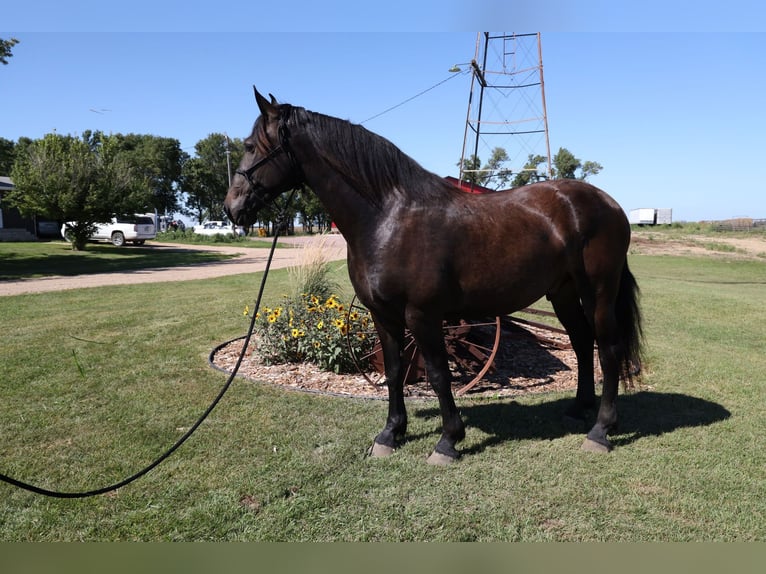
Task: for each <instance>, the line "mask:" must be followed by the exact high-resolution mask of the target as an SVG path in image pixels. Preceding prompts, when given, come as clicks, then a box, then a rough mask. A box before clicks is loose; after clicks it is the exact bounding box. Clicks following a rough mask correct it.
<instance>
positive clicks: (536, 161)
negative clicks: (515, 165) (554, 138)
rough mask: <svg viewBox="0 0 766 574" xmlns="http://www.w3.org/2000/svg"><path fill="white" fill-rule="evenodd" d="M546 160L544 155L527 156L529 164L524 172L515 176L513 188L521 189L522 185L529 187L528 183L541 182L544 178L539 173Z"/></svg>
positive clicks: (512, 183)
mask: <svg viewBox="0 0 766 574" xmlns="http://www.w3.org/2000/svg"><path fill="white" fill-rule="evenodd" d="M546 159H547V158H546V157H545V156H542V155H534V154H529V155H528V156H527V163H525V164H524V168H523V169H522V171H520V172H519V173H517V174H516V175H515V176H514V178H513V182H511V185H512V186H513V187H521V186H522V185H527V184H528V183H534V182H536V181H540V178H541V177H543V176H541V175H540V171H539V168H540V164H541V163H545V162H546Z"/></svg>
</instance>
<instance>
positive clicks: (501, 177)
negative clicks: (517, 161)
mask: <svg viewBox="0 0 766 574" xmlns="http://www.w3.org/2000/svg"><path fill="white" fill-rule="evenodd" d="M508 159H509V157H508V153H507V152H506V151H505V149H503V148H501V147H496V148H494V149H493V150H492V153H491V154H490V158H489V161H487V163H486V164H484V165H483V166H482V164H481V159H479V157H478V156H476V155H472V156H470V157H468V158H466V159H464V160H463V181H466V182H468V183H473V184H475V185H480V186H482V187H490V188H492V189H500V188H502V187H504V186H506V185H507V184H508V181H509V180H510V179H511V175H512V173H511V170H509V169H506V168H504V167H503V164H504V163H505V162H506V161H508ZM457 165H458V166H460V162H458V163H457Z"/></svg>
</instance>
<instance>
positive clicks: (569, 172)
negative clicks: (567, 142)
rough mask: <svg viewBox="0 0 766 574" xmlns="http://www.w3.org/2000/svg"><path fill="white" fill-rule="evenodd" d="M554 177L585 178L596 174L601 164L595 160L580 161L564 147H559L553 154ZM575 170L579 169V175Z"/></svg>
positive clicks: (600, 168)
mask: <svg viewBox="0 0 766 574" xmlns="http://www.w3.org/2000/svg"><path fill="white" fill-rule="evenodd" d="M553 165H554V171H555V177H556V178H558V179H581V180H585V179H587V178H588V177H590V176H591V175H596V174H597V173H598V172H600V171H601V170H602V169H604V168H603V167H602V166H601V164H599V163H597V162H595V161H586V162H584V163H583V162H582V161H580V160H579V159H577V158H576V157H575V156H574V154H573V153H572V152H570V151H569V150H568V149H566V148H563V147H562V148H559V151H558V152H557V153H556V155H555V156H553ZM577 170H580V173H579V175H578V174H577Z"/></svg>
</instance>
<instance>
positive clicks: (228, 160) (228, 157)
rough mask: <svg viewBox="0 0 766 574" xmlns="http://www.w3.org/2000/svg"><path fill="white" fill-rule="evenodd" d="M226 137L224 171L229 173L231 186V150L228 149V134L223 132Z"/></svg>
mask: <svg viewBox="0 0 766 574" xmlns="http://www.w3.org/2000/svg"><path fill="white" fill-rule="evenodd" d="M223 136H224V137H225V138H226V171H227V173H228V175H229V187H231V150H230V149H229V135H228V134H223Z"/></svg>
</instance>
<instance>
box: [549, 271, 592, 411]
mask: <svg viewBox="0 0 766 574" xmlns="http://www.w3.org/2000/svg"><path fill="white" fill-rule="evenodd" d="M548 299H549V300H550V302H551V303H552V304H553V310H554V311H555V312H556V316H557V317H558V319H559V321H561V324H562V325H563V326H564V329H566V331H567V334H568V335H569V340H570V342H571V343H572V349H573V350H574V352H575V355H576V356H577V394H576V396H575V401H574V404H573V405H572V406H570V407H569V408H568V409H567V411H566V416H567V417H571V418H574V419H577V420H584V419H585V411H586V410H588V409H590V408H593V406H594V405H595V404H596V389H595V383H594V380H593V342H594V340H595V338H594V335H593V327H592V326H591V324H590V322H589V321H588V319H587V317H586V316H585V311H584V310H583V307H582V305H581V303H580V297H579V296H578V294H577V290H576V289H575V285H574V282H572V281H570V282H567V283H566V284H564V285H563V286H562V287H561V288H560V289H558V290H557V291H556V292H555V293H551V294H549V295H548Z"/></svg>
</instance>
